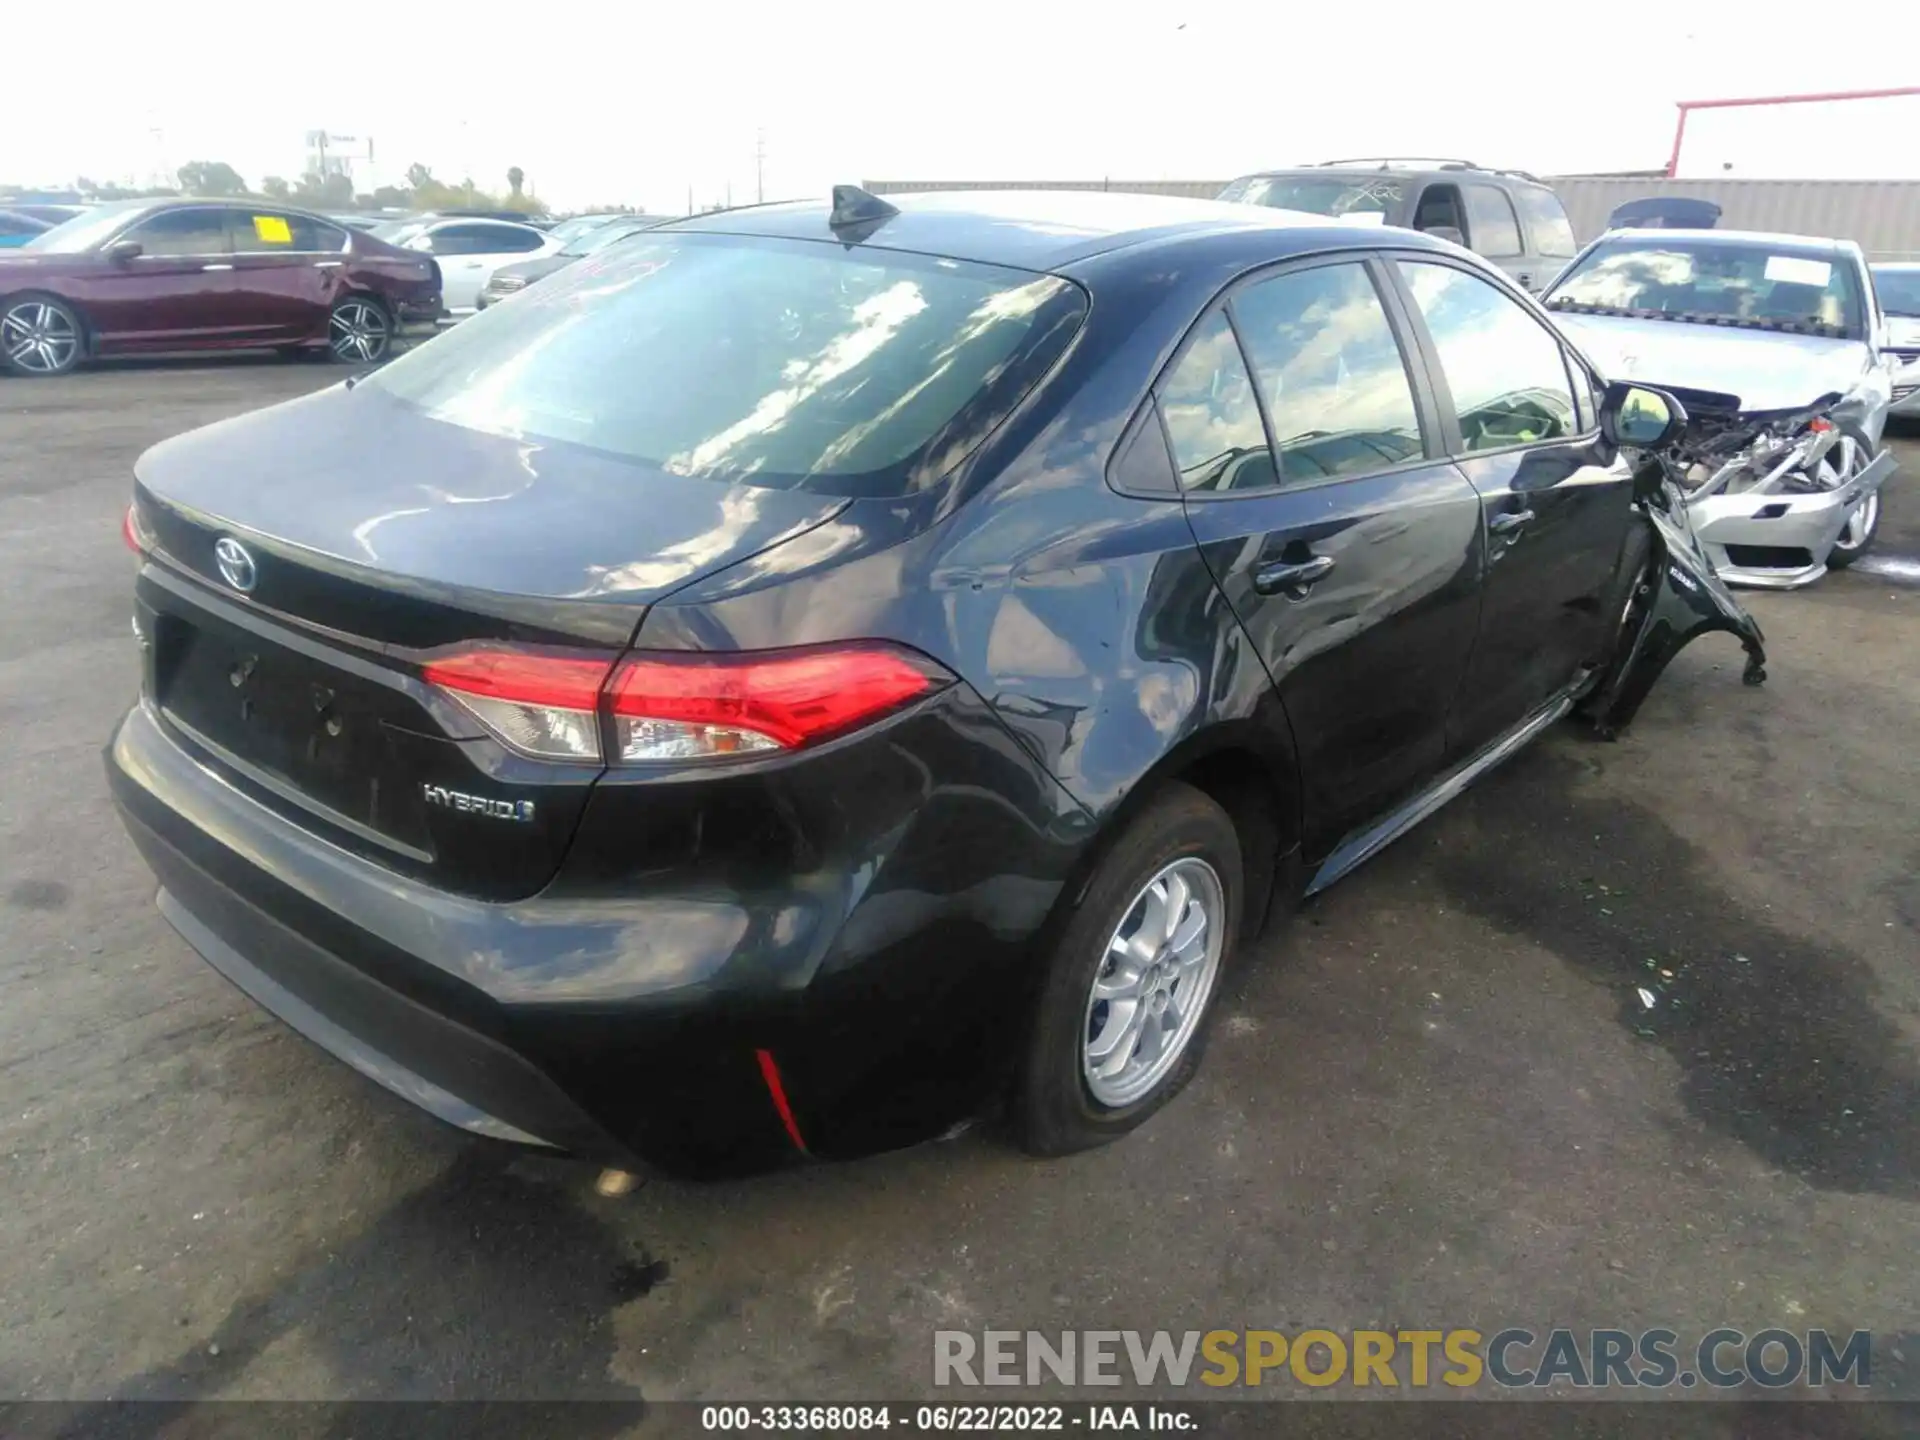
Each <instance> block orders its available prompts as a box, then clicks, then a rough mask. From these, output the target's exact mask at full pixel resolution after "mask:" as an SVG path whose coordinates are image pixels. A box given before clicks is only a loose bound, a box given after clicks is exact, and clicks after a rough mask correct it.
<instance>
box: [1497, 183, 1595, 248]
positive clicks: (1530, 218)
mask: <svg viewBox="0 0 1920 1440" xmlns="http://www.w3.org/2000/svg"><path fill="white" fill-rule="evenodd" d="M1513 194H1514V199H1516V200H1517V201H1519V203H1520V218H1521V219H1523V220H1525V221H1526V222H1527V229H1528V230H1530V231H1532V232H1533V248H1534V250H1535V252H1536V253H1538V254H1541V255H1553V256H1565V255H1572V254H1573V253H1574V252H1575V251H1577V250H1578V249H1579V248H1580V247H1579V245H1578V244H1576V243H1575V241H1574V238H1573V222H1572V221H1571V220H1569V219H1567V212H1566V207H1564V206H1563V205H1561V203H1560V197H1559V196H1558V195H1556V194H1554V193H1553V192H1552V191H1551V190H1546V189H1542V188H1541V187H1540V186H1538V185H1522V186H1521V187H1520V188H1519V189H1518V190H1515V191H1514V192H1513Z"/></svg>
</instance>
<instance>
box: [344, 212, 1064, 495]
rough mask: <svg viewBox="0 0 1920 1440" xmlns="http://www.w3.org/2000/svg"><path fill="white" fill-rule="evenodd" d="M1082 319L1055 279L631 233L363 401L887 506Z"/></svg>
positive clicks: (926, 474)
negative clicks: (881, 499) (393, 403)
mask: <svg viewBox="0 0 1920 1440" xmlns="http://www.w3.org/2000/svg"><path fill="white" fill-rule="evenodd" d="M1085 313H1086V299H1085V297H1084V295H1083V293H1082V292H1081V291H1080V289H1079V288H1078V287H1077V286H1075V285H1073V284H1071V283H1069V282H1068V281H1065V280H1062V279H1059V278H1057V277H1054V276H1050V275H1039V274H1034V273H1032V272H1029V271H1017V270H1003V269H999V268H997V267H991V266H985V265H976V264H971V263H967V262H964V261H958V260H946V259H938V258H933V257H929V256H919V255H905V254H898V253H893V252H888V251H881V250H870V249H864V248H860V247H854V248H848V247H846V246H842V245H839V244H833V243H823V242H810V241H797V240H769V239H762V238H757V237H755V238H747V237H739V236H730V235H729V236H723V235H700V234H684V233H682V234H674V235H667V234H659V235H653V236H645V235H639V236H635V237H633V238H632V239H631V240H628V241H626V242H624V243H622V244H618V245H614V246H611V247H609V248H608V249H607V250H606V251H604V252H603V253H602V254H600V255H598V256H595V257H593V258H592V259H589V260H584V261H581V262H580V263H578V264H576V265H572V266H569V267H568V268H567V269H566V270H564V271H562V272H561V273H560V274H559V275H557V276H555V277H553V278H552V279H551V280H548V281H545V282H543V283H542V284H541V285H540V286H539V287H538V288H536V289H531V290H529V291H527V292H526V293H525V294H524V295H521V296H516V297H515V299H514V302H513V303H512V304H511V305H500V306H495V307H492V308H489V309H487V310H485V311H483V312H482V313H481V314H479V315H478V316H476V317H475V318H473V319H471V320H468V321H465V322H463V323H462V324H461V325H459V326H458V327H457V328H455V329H454V330H452V331H451V332H449V333H448V334H446V335H443V336H441V337H439V338H437V339H435V340H433V341H432V342H431V343H429V344H426V345H422V346H420V347H419V348H417V349H415V350H413V351H412V352H410V353H409V354H407V355H405V356H402V357H401V358H400V359H398V360H396V361H394V362H393V363H392V364H391V365H389V366H387V367H386V368H385V369H383V370H380V371H378V372H377V373H375V374H374V375H372V376H369V377H368V379H367V381H366V382H365V383H366V384H368V385H370V386H373V387H376V388H378V389H380V390H384V391H386V392H387V393H388V394H391V395H393V396H396V397H397V398H399V399H401V400H403V401H405V402H407V403H409V404H411V405H415V406H418V407H419V408H420V409H422V410H424V411H425V412H427V413H428V414H430V415H432V416H434V417H435V418H437V419H440V420H445V421H448V422H451V423H453V424H456V425H462V426H466V427H468V428H469V429H474V430H482V431H487V432H490V433H494V434H503V435H512V436H516V437H525V438H527V439H532V440H547V441H559V442H565V443H572V444H578V445H583V446H587V447H589V448H591V449H594V450H599V451H602V452H606V453H610V454H614V455H618V456H622V457H625V458H630V459H636V460H642V461H645V462H647V463H649V464H652V465H656V466H659V467H660V468H662V469H664V470H667V471H670V472H672V473H674V474H679V475H697V476H707V477H712V478H714V479H719V480H727V481H735V480H742V481H750V482H752V483H754V484H760V485H771V486H780V487H793V486H805V487H806V488H809V489H814V490H820V491H824V492H828V493H833V494H849V495H874V494H892V493H898V492H899V491H901V490H903V489H906V488H909V487H911V486H912V485H915V484H917V483H923V482H925V481H927V480H930V479H933V478H936V477H937V475H938V474H939V473H942V472H943V470H944V469H945V468H946V467H948V466H950V465H951V464H953V463H955V462H957V461H958V460H959V459H960V458H961V457H962V456H963V455H964V454H965V453H966V451H967V450H968V449H970V448H972V446H973V445H974V444H977V443H978V441H979V440H980V439H981V438H982V437H983V436H984V434H985V433H986V429H987V428H988V427H990V426H991V424H993V423H995V422H996V421H997V419H998V418H999V417H1001V416H1003V415H1004V414H1005V413H1006V411H1007V410H1008V409H1009V408H1010V407H1011V406H1012V405H1013V404H1014V403H1015V402H1016V401H1017V400H1018V399H1019V398H1020V396H1021V395H1022V394H1024V393H1025V392H1026V390H1027V389H1028V388H1029V387H1030V386H1031V385H1032V384H1033V383H1034V381H1036V380H1037V379H1038V378H1039V377H1040V376H1041V375H1042V374H1044V373H1045V372H1046V370H1047V368H1048V367H1049V366H1050V365H1051V364H1052V363H1053V361H1054V360H1055V359H1057V358H1058V357H1059V355H1060V353H1061V352H1062V350H1063V349H1064V348H1065V346H1066V344H1067V342H1068V341H1069V340H1070V339H1071V338H1072V336H1073V334H1074V332H1075V331H1076V330H1077V329H1078V327H1079V324H1080V321H1081V319H1082V318H1083V317H1084V315H1085Z"/></svg>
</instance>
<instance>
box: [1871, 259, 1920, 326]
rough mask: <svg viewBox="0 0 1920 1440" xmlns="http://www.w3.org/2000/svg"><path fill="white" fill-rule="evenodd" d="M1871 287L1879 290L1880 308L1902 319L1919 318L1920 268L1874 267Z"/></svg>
mask: <svg viewBox="0 0 1920 1440" xmlns="http://www.w3.org/2000/svg"><path fill="white" fill-rule="evenodd" d="M1873 288H1874V289H1875V290H1876V291H1878V292H1879V295H1880V308H1881V309H1882V310H1884V311H1886V313H1887V314H1889V315H1897V316H1899V317H1900V318H1901V319H1903V320H1920V268H1915V269H1912V270H1893V269H1880V268H1876V269H1875V270H1874V272H1873Z"/></svg>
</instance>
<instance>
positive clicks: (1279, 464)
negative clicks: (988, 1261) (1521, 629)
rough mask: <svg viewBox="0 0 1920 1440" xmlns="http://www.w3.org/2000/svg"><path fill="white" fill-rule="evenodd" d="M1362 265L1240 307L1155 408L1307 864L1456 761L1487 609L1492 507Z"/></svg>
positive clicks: (1291, 275) (1325, 272) (1266, 292)
mask: <svg viewBox="0 0 1920 1440" xmlns="http://www.w3.org/2000/svg"><path fill="white" fill-rule="evenodd" d="M1382 276H1383V272H1380V271H1378V270H1377V269H1376V268H1375V266H1374V265H1371V264H1369V263H1367V262H1365V261H1363V260H1361V259H1358V258H1351V259H1339V260H1332V261H1318V262H1311V263H1309V264H1307V265H1303V266H1298V267H1292V268H1286V269H1282V270H1280V271H1277V272H1268V273H1267V274H1266V275H1264V276H1261V277H1257V278H1255V279H1254V280H1252V281H1250V282H1248V283H1243V284H1241V285H1239V286H1237V287H1235V289H1234V290H1233V291H1231V292H1230V294H1229V297H1228V300H1227V303H1226V304H1225V305H1224V306H1222V307H1219V308H1216V309H1215V310H1214V311H1213V312H1212V313H1210V314H1209V315H1208V316H1207V317H1206V319H1205V320H1203V321H1202V323H1201V325H1200V326H1199V327H1198V328H1197V330H1196V331H1195V333H1194V335H1193V336H1192V337H1191V339H1190V341H1189V344H1188V346H1187V349H1186V352H1185V354H1184V355H1183V356H1182V358H1181V359H1180V360H1179V361H1178V363H1177V364H1176V365H1175V366H1174V368H1173V369H1172V370H1170V371H1169V372H1168V375H1167V378H1166V380H1165V382H1164V383H1163V384H1162V386H1161V387H1160V390H1159V392H1158V400H1159V404H1160V408H1161V412H1162V414H1163V415H1164V416H1165V419H1166V425H1167V432H1168V436H1169V439H1170V441H1171V443H1172V447H1173V452H1174V458H1175V463H1176V465H1177V466H1178V468H1179V471H1180V478H1181V487H1182V491H1183V495H1184V498H1185V504H1186V510H1187V515H1188V518H1189V521H1190V523H1191V524H1192V526H1193V531H1194V535H1195V537H1196V538H1197V539H1198V541H1199V543H1200V549H1201V553H1202V555H1203V556H1204V557H1205V558H1206V561H1207V565H1208V568H1209V569H1210V570H1211V571H1212V573H1213V576H1214V579H1215V581H1216V582H1217V583H1218V585H1219V587H1220V589H1221V592H1222V593H1223V594H1224V595H1225V597H1226V599H1227V601H1228V603H1229V604H1230V605H1231V606H1232V607H1233V611H1234V614H1235V615H1236V616H1237V617H1238V619H1239V621H1240V624H1241V626H1242V628H1243V629H1244V630H1245V632H1246V633H1247V635H1248V636H1249V637H1250V639H1251V641H1252V643H1253V645H1254V647H1255V649H1257V650H1258V651H1259V653H1260V655H1261V657H1262V658H1263V659H1264V660H1265V662H1266V665H1267V669H1268V672H1269V673H1270V675H1271V676H1272V679H1273V683H1274V685H1275V687H1276V688H1277V690H1278V692H1279V695H1280V698H1281V701H1282V703H1283V705H1284V708H1285V710H1286V713H1287V717H1288V720H1289V721H1290V723H1291V724H1292V727H1293V735H1294V745H1295V750H1296V752H1297V754H1298V756H1299V761H1300V782H1301V793H1302V799H1303V808H1304V811H1305V817H1304V818H1305V822H1306V836H1305V841H1306V847H1307V859H1308V860H1309V861H1317V860H1319V859H1320V858H1322V857H1324V856H1325V855H1326V854H1327V853H1328V852H1329V851H1330V850H1332V849H1333V847H1334V846H1335V845H1336V844H1338V842H1339V841H1340V840H1341V839H1342V838H1343V837H1345V836H1346V835H1347V834H1348V833H1350V832H1351V831H1353V830H1354V829H1356V828H1358V827H1359V826H1361V825H1362V824H1364V823H1366V822H1368V821H1371V820H1374V819H1377V818H1379V817H1380V816H1381V815H1383V814H1384V813H1386V812H1387V811H1388V810H1390V809H1391V808H1392V807H1393V806H1394V804H1395V803H1397V802H1398V801H1400V800H1403V799H1405V798H1407V797H1408V796H1410V795H1411V794H1412V793H1413V792H1415V791H1416V790H1418V789H1419V788H1420V787H1421V786H1422V785H1423V784H1424V783H1426V782H1427V781H1428V780H1430V779H1431V778H1432V777H1433V776H1434V775H1435V774H1436V773H1437V772H1438V771H1439V769H1440V768H1441V766H1442V764H1443V761H1444V758H1445V736H1446V719H1447V708H1448V706H1449V704H1450V703H1451V702H1452V700H1453V697H1454V695H1455V693H1456V692H1457V691H1458V689H1459V687H1460V680H1461V676H1462V675H1463V673H1464V672H1465V669H1466V664H1467V659H1468V654H1469V651H1470V648H1471V646H1472V643H1473V636H1474V628H1475V624H1476V619H1477V615H1478V609H1479V556H1478V545H1479V535H1480V502H1479V499H1478V497H1477V496H1476V495H1475V493H1474V491H1473V487H1472V486H1471V485H1469V484H1468V483H1467V481H1466V479H1465V477H1464V476H1462V475H1461V473H1460V472H1459V470H1458V469H1456V468H1455V467H1454V466H1453V465H1452V464H1451V463H1449V462H1448V461H1446V460H1444V459H1441V458H1438V456H1437V452H1436V451H1435V450H1432V449H1430V448H1429V447H1430V444H1432V443H1434V442H1437V429H1436V412H1434V411H1433V409H1432V408H1431V406H1430V405H1429V404H1428V402H1427V401H1426V400H1425V398H1424V397H1418V398H1417V392H1416V389H1415V386H1414V384H1413V382H1412V379H1411V373H1410V370H1409V367H1408V366H1407V364H1406V361H1405V354H1406V353H1411V352H1410V350H1403V346H1402V343H1401V340H1400V338H1399V336H1398V335H1397V334H1396V328H1395V325H1394V323H1393V322H1391V321H1390V320H1389V311H1388V307H1387V305H1386V303H1384V302H1383V301H1382V298H1381V291H1380V289H1379V286H1378V280H1379V279H1380V278H1382Z"/></svg>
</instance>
